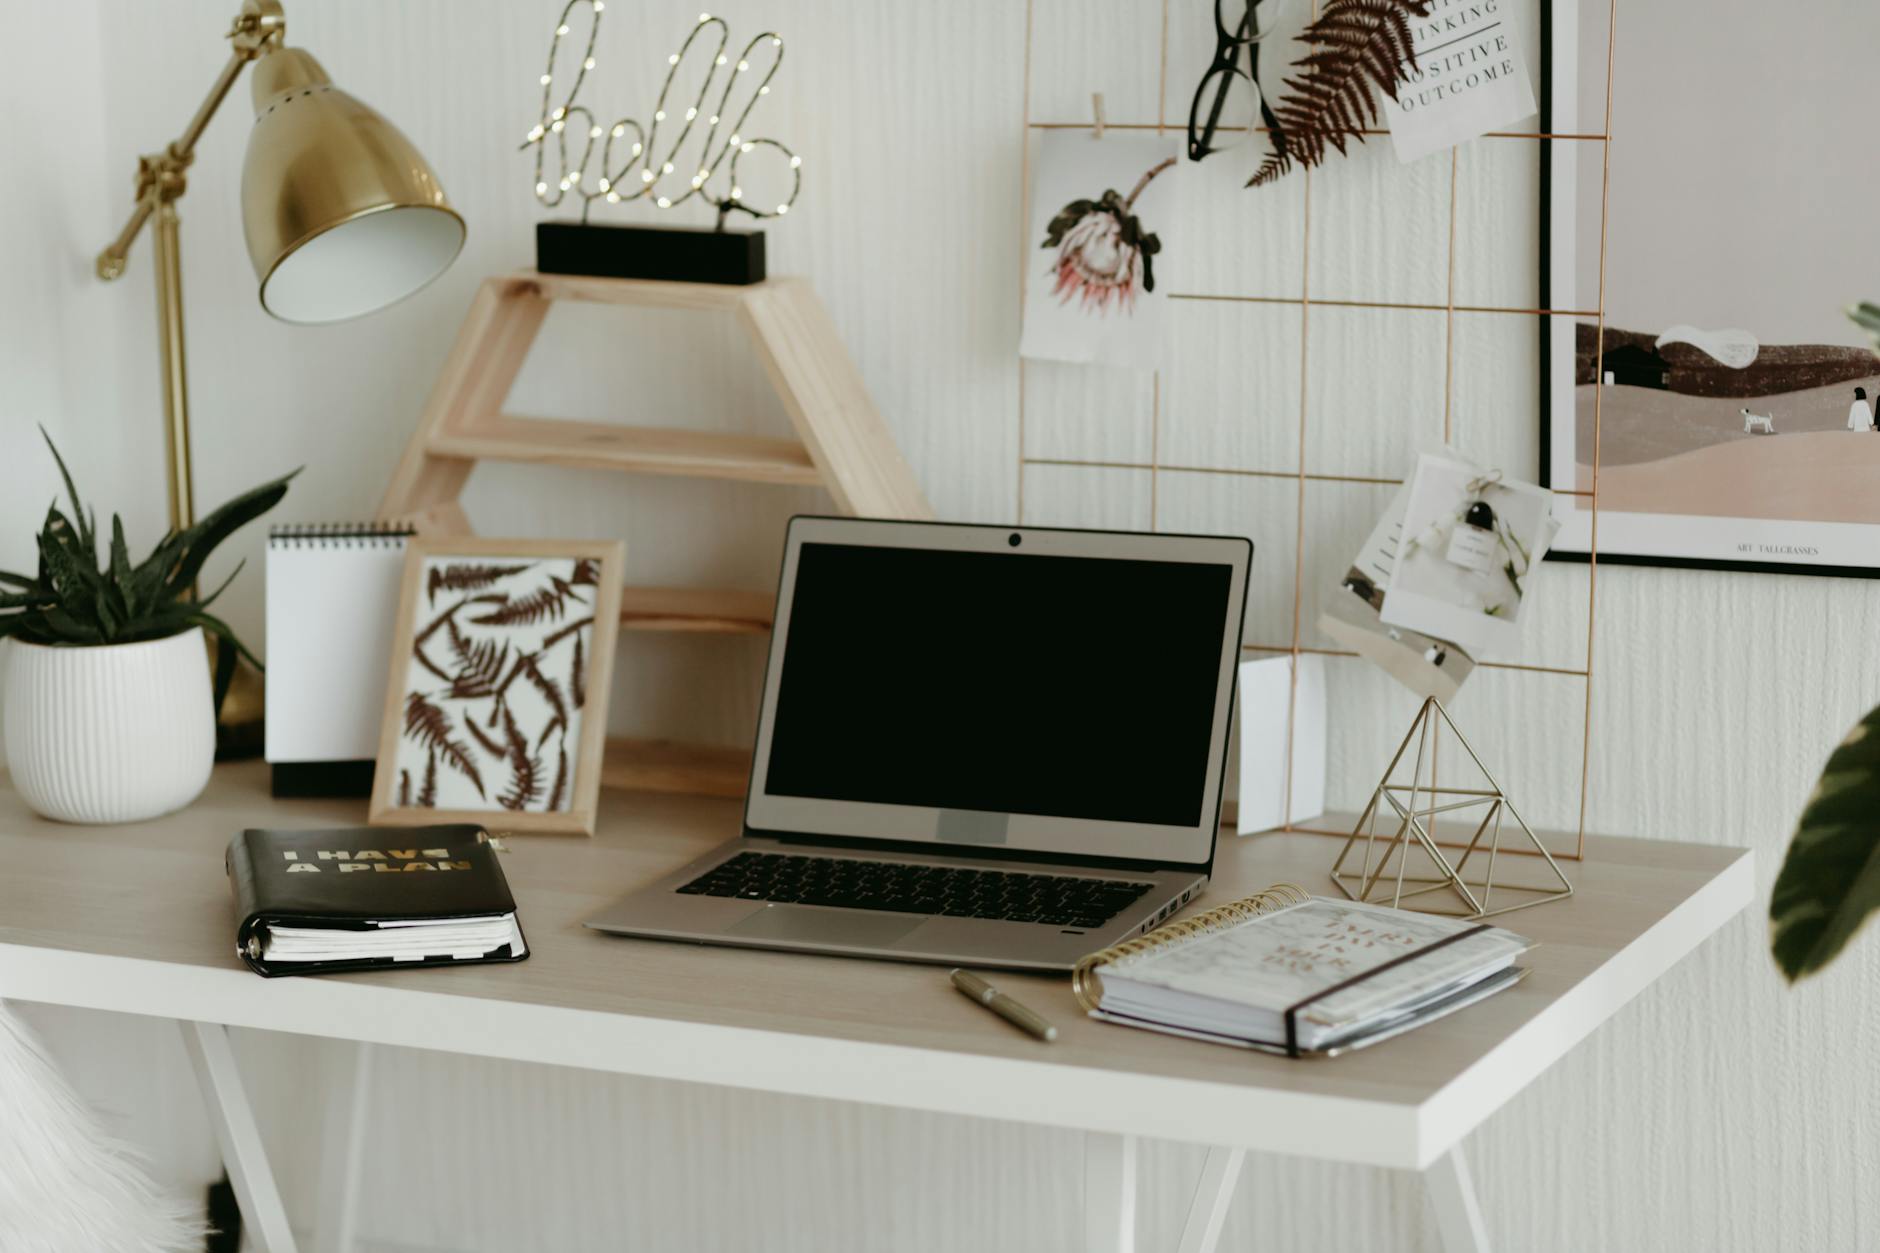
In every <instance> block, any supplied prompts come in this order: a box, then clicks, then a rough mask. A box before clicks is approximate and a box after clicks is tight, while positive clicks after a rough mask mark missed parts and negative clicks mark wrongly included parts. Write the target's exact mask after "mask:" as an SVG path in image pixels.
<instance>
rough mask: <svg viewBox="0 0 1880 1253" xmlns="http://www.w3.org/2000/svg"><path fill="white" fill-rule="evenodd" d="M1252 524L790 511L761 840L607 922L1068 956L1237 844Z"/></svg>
mask: <svg viewBox="0 0 1880 1253" xmlns="http://www.w3.org/2000/svg"><path fill="white" fill-rule="evenodd" d="M1252 556H1253V546H1252V544H1251V543H1249V542H1248V541H1247V540H1245V539H1239V538H1220V537H1211V536H1194V535H1163V534H1156V535H1149V534H1137V533H1129V532H1114V531H1073V530H1056V529H1048V528H1042V527H1019V528H1017V529H1013V528H1011V527H992V526H970V525H955V524H949V523H935V522H886V521H875V520H871V519H858V518H820V517H799V518H794V519H792V520H791V522H790V527H789V532H788V536H787V538H786V540H785V544H784V554H783V573H782V578H781V580H780V582H779V585H778V591H777V612H776V624H775V628H774V629H773V631H772V634H771V644H770V660H769V665H768V667H767V669H766V672H765V676H764V690H763V703H762V707H761V711H760V714H759V719H758V727H757V743H756V748H755V752H754V753H753V755H752V762H751V781H750V790H749V792H748V794H747V796H746V799H745V808H744V831H743V834H742V835H740V836H739V837H738V838H736V839H733V840H729V841H727V842H726V843H724V844H722V845H720V846H718V847H717V848H714V849H712V850H711V851H710V852H709V853H706V854H705V855H704V856H703V857H700V858H697V859H696V860H694V861H692V862H690V863H688V864H687V865H685V866H682V867H680V868H679V869H677V870H675V871H673V872H672V873H671V874H669V875H667V876H666V877H665V878H663V879H660V880H659V881H658V882H656V883H653V884H651V885H649V886H647V887H644V888H641V889H639V890H638V891H635V892H633V893H632V894H631V895H629V896H627V897H626V898H624V899H623V900H621V901H619V902H617V903H616V904H615V905H613V906H612V907H611V908H610V909H608V910H607V911H606V912H604V913H602V914H600V915H599V916H597V917H595V918H594V919H592V920H590V921H589V922H588V924H587V925H588V926H590V927H594V928H596V929H598V930H601V931H608V932H613V933H616V934H620V935H630V936H642V937H648V938H653V939H662V940H689V941H694V942H697V943H701V944H725V945H740V946H745V947H751V948H765V949H786V950H792V951H799V952H815V953H835V954H843V955H848V956H856V957H874V958H890V959H896V960H903V961H918V962H941V963H945V964H948V965H973V966H991V967H1003V968H1010V969H1018V970H1040V971H1062V970H1068V969H1070V967H1071V966H1073V965H1074V964H1075V963H1076V962H1077V960H1078V959H1079V958H1080V957H1082V956H1084V955H1085V954H1087V953H1091V952H1094V951H1095V950H1097V949H1099V948H1104V947H1106V946H1108V945H1111V944H1114V943H1117V942H1118V941H1121V940H1124V939H1126V938H1128V937H1130V936H1133V935H1136V934H1138V933H1140V932H1143V931H1146V930H1147V929H1149V928H1150V927H1153V926H1154V925H1155V924H1156V923H1158V922H1160V921H1162V920H1163V919H1164V918H1166V917H1168V916H1169V915H1170V914H1172V913H1173V912H1175V910H1177V909H1179V908H1181V906H1182V905H1184V904H1186V903H1187V902H1188V901H1189V900H1190V899H1192V898H1193V897H1194V896H1195V895H1196V894H1197V893H1199V892H1200V891H1201V889H1202V888H1203V886H1204V885H1205V884H1206V883H1207V881H1208V873H1209V870H1210V868H1211V867H1212V865H1213V862H1214V845H1215V837H1216V834H1217V832H1218V830H1219V826H1220V806H1221V791H1222V787H1223V785H1224V782H1225V774H1226V765H1227V737H1228V728H1229V719H1230V717H1231V715H1232V711H1233V703H1234V679H1235V673H1236V670H1237V668H1238V667H1237V662H1238V661H1239V656H1240V634H1241V621H1242V617H1243V614H1242V610H1243V607H1244V605H1245V602H1246V596H1247V571H1248V566H1249V563H1250V562H1251V560H1252Z"/></svg>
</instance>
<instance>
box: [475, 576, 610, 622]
mask: <svg viewBox="0 0 1880 1253" xmlns="http://www.w3.org/2000/svg"><path fill="white" fill-rule="evenodd" d="M570 599H573V600H574V601H576V602H577V603H579V604H586V603H587V602H586V601H583V600H581V598H580V597H579V596H576V595H575V592H574V586H573V584H571V583H569V582H568V581H567V580H566V579H562V578H557V577H551V578H550V579H549V580H548V584H547V586H545V587H541V588H538V589H536V590H535V591H533V592H531V593H529V594H528V595H527V596H522V597H519V598H516V599H514V600H511V601H509V602H507V603H506V604H502V605H498V606H497V607H496V608H495V609H492V610H491V611H490V612H488V613H486V614H483V615H481V616H479V617H475V618H472V619H470V621H472V622H474V623H476V624H477V625H478V626H533V625H534V624H535V623H537V622H541V621H543V620H547V621H549V622H554V621H558V620H559V619H560V618H561V615H562V614H563V613H564V612H566V611H567V608H568V601H569V600H570Z"/></svg>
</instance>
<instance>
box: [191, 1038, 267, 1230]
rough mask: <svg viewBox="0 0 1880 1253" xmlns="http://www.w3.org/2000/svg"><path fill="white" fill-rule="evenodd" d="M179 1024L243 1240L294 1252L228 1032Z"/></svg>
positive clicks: (265, 1152)
mask: <svg viewBox="0 0 1880 1253" xmlns="http://www.w3.org/2000/svg"><path fill="white" fill-rule="evenodd" d="M177 1025H178V1026H180V1027H181V1028H182V1029H183V1049H184V1051H186V1052H187V1053H188V1054H189V1063H190V1065H191V1066H193V1067H194V1068H195V1071H196V1085H197V1086H198V1087H200V1088H201V1089H202V1100H203V1105H204V1106H205V1107H206V1108H207V1111H208V1114H209V1125H210V1126H212V1127H214V1128H215V1139H216V1143H217V1144H218V1145H219V1146H220V1147H221V1150H222V1164H223V1165H224V1166H226V1167H227V1168H228V1177H229V1182H230V1183H232V1184H233V1185H234V1187H235V1199H236V1201H237V1202H239V1203H240V1205H241V1209H242V1235H243V1236H244V1237H246V1241H247V1243H248V1245H249V1246H250V1247H252V1248H253V1249H255V1250H256V1251H257V1253H294V1233H293V1231H292V1230H291V1229H289V1227H288V1225H287V1210H286V1208H285V1207H284V1206H283V1205H282V1204H281V1193H280V1190H279V1189H277V1188H276V1187H275V1186H274V1172H273V1171H272V1170H270V1169H269V1168H268V1155H267V1151H266V1150H265V1149H264V1148H262V1145H261V1132H260V1129H259V1128H257V1127H256V1126H255V1112H254V1110H253V1109H251V1108H250V1107H249V1104H248V1093H247V1091H246V1090H245V1089H244V1088H243V1087H242V1076H241V1071H240V1070H238V1069H236V1066H235V1053H234V1051H233V1050H232V1049H230V1048H229V1042H228V1029H227V1028H225V1027H224V1026H222V1024H221V1023H219V1022H181V1023H178V1024H177Z"/></svg>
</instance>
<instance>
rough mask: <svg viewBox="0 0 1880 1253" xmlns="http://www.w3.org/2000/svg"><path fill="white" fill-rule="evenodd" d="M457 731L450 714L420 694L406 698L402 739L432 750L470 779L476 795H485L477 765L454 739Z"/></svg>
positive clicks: (414, 693)
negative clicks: (403, 736) (403, 735)
mask: <svg viewBox="0 0 1880 1253" xmlns="http://www.w3.org/2000/svg"><path fill="white" fill-rule="evenodd" d="M456 729H457V728H456V726H455V724H453V723H452V722H451V720H450V715H449V714H447V713H445V712H444V711H443V710H442V709H439V708H438V707H437V706H436V705H433V704H432V703H431V702H430V701H428V700H426V699H425V697H424V693H423V692H413V693H411V695H409V696H407V697H405V738H406V739H410V740H416V741H417V742H418V743H420V744H422V745H424V746H425V747H426V748H429V749H432V750H434V751H435V752H436V753H437V755H438V756H439V757H442V758H443V759H444V760H445V761H446V762H447V763H449V764H450V766H451V768H452V769H454V770H456V771H457V773H458V774H461V775H462V776H463V777H464V778H466V779H468V780H470V782H471V784H472V785H473V786H474V787H475V788H476V790H477V795H478V796H484V795H487V794H486V793H485V792H484V791H483V776H482V775H480V774H478V773H477V763H476V762H475V761H474V760H473V759H472V758H471V756H470V750H469V749H467V748H465V747H464V746H463V745H462V744H459V743H458V742H457V740H456V739H455V738H454V737H455V732H456Z"/></svg>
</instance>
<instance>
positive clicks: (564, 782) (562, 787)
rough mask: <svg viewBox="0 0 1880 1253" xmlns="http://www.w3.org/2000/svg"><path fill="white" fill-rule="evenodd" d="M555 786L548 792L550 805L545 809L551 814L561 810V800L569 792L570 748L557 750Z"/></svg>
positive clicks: (564, 746)
mask: <svg viewBox="0 0 1880 1253" xmlns="http://www.w3.org/2000/svg"><path fill="white" fill-rule="evenodd" d="M555 758H556V760H555V786H554V787H552V788H550V789H549V790H548V804H547V805H545V806H543V808H545V809H547V810H549V811H550V812H558V811H559V810H560V809H561V798H562V797H563V796H564V795H566V794H567V791H568V747H567V745H566V744H563V745H561V746H560V747H558V748H557V749H556V750H555Z"/></svg>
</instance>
